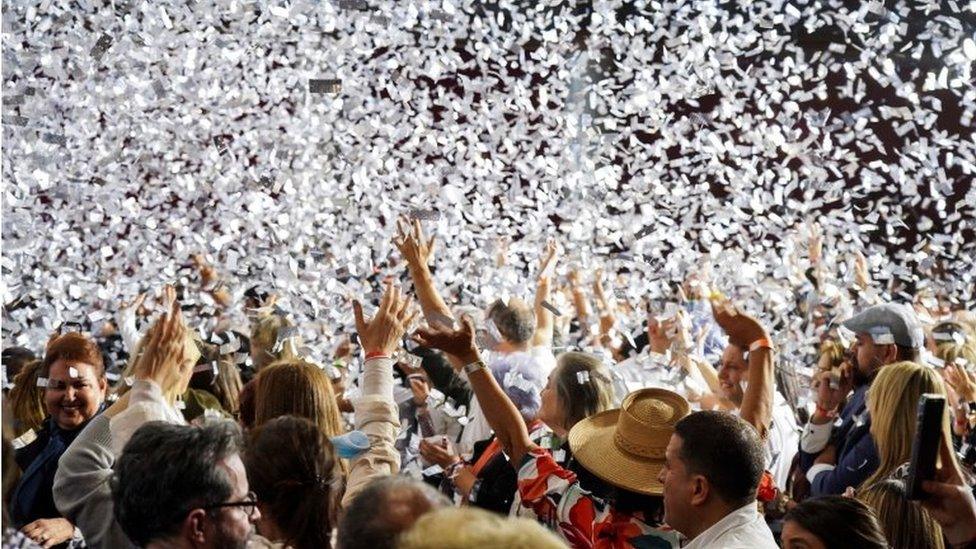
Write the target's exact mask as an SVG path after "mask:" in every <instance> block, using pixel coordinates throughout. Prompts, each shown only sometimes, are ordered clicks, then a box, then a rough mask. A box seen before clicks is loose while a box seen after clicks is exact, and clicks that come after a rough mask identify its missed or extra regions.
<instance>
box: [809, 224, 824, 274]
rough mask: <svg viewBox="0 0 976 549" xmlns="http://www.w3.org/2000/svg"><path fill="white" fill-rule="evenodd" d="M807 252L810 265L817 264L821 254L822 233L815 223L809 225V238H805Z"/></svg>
mask: <svg viewBox="0 0 976 549" xmlns="http://www.w3.org/2000/svg"><path fill="white" fill-rule="evenodd" d="M807 252H808V254H809V256H810V263H812V264H817V263H819V262H820V256H821V254H822V252H823V233H821V232H820V226H819V225H817V224H816V223H811V224H810V236H809V237H808V238H807Z"/></svg>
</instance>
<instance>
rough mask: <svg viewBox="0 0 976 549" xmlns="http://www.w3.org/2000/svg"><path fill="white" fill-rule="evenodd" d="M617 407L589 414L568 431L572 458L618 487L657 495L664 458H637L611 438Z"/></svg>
mask: <svg viewBox="0 0 976 549" xmlns="http://www.w3.org/2000/svg"><path fill="white" fill-rule="evenodd" d="M619 415H620V410H619V409H616V410H607V411H606V412H600V413H599V414H595V415H592V416H590V417H588V418H586V419H584V420H582V421H580V422H579V423H577V424H576V425H574V426H573V429H572V430H571V431H570V432H569V448H570V450H572V452H573V458H574V459H575V460H576V461H578V462H579V463H580V464H581V465H582V466H583V467H586V470H587V471H589V472H591V473H593V474H594V475H595V476H596V477H597V478H599V479H600V480H602V481H604V482H607V483H609V484H612V485H613V486H616V487H618V488H623V489H625V490H630V491H631V492H637V493H639V494H646V495H652V496H660V495H662V494H663V493H664V485H663V484H661V483H660V482H659V481H658V480H657V479H658V475H660V474H661V469H663V468H664V460H663V459H662V460H657V459H650V458H639V457H637V456H635V455H633V454H629V453H627V452H624V451H623V450H621V449H620V448H617V445H616V444H615V443H614V441H613V436H614V432H615V429H616V426H617V418H618V417H619Z"/></svg>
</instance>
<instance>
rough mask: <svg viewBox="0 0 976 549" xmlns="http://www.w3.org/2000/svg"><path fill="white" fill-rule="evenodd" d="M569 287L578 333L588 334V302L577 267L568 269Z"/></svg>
mask: <svg viewBox="0 0 976 549" xmlns="http://www.w3.org/2000/svg"><path fill="white" fill-rule="evenodd" d="M567 278H568V279H569V288H570V290H571V291H572V293H573V307H575V308H576V318H577V319H578V320H579V325H580V333H582V334H583V335H584V336H586V335H589V331H590V304H589V302H588V301H587V299H586V291H584V290H583V283H582V281H581V279H580V273H579V271H578V270H577V269H573V270H572V271H570V273H569V276H568V277H567Z"/></svg>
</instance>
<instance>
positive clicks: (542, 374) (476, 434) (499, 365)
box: [457, 346, 556, 455]
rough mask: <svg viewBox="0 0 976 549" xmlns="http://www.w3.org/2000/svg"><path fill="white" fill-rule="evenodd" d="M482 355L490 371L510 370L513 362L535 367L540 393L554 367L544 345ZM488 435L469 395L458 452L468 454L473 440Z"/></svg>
mask: <svg viewBox="0 0 976 549" xmlns="http://www.w3.org/2000/svg"><path fill="white" fill-rule="evenodd" d="M483 356H484V357H485V364H487V365H488V368H489V369H491V370H492V372H497V371H498V370H499V369H503V370H504V371H508V370H511V369H512V368H513V367H514V365H515V364H524V365H525V366H526V367H530V368H537V369H538V372H539V377H538V378H537V380H538V381H539V383H541V385H540V386H539V387H538V390H539V392H540V393H541V392H542V389H544V388H545V382H546V380H547V379H548V378H549V374H550V373H552V370H553V369H554V368H555V367H556V357H555V355H553V354H552V350H551V349H549V347H544V346H539V347H532V348H531V349H529V350H528V351H517V352H514V353H493V352H486V353H484V354H483ZM461 375H464V376H465V378H466V377H467V374H463V373H462V374H461ZM490 436H491V426H490V425H488V419H487V418H485V414H484V412H482V411H481V405H480V404H479V403H478V398H477V396H475V395H471V405H470V406H469V411H468V418H467V425H465V426H464V431H462V433H461V439H460V440H459V441H458V444H457V448H458V454H459V455H465V454H470V453H471V452H472V451H473V450H474V443H475V442H478V441H479V440H485V439H486V438H488V437H490Z"/></svg>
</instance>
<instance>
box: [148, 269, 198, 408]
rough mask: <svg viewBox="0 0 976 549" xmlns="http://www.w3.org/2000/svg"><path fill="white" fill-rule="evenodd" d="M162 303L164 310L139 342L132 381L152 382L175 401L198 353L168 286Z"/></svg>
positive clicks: (171, 290) (184, 386)
mask: <svg viewBox="0 0 976 549" xmlns="http://www.w3.org/2000/svg"><path fill="white" fill-rule="evenodd" d="M164 303H165V304H166V308H167V309H168V310H167V312H166V313H165V314H164V315H163V316H161V317H160V318H159V319H158V320H156V322H155V323H154V324H153V325H152V327H151V328H149V331H148V332H147V333H146V335H145V337H144V338H143V342H142V348H141V353H140V355H139V357H138V358H137V360H136V362H135V366H134V369H133V375H134V376H135V378H136V379H141V380H148V381H153V382H155V383H156V384H157V385H159V387H160V389H162V391H163V394H165V395H167V396H169V397H171V398H175V396H176V395H177V394H180V393H182V392H183V391H185V390H186V385H187V384H188V383H189V379H190V375H191V374H192V372H193V366H194V365H195V364H196V362H197V359H198V358H199V357H200V352H199V351H198V350H197V349H196V347H195V346H194V345H193V342H192V340H191V339H190V332H189V329H187V327H186V324H185V323H184V322H183V313H182V312H181V311H180V304H179V302H178V301H176V290H174V289H173V287H172V286H166V289H165V290H164Z"/></svg>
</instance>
